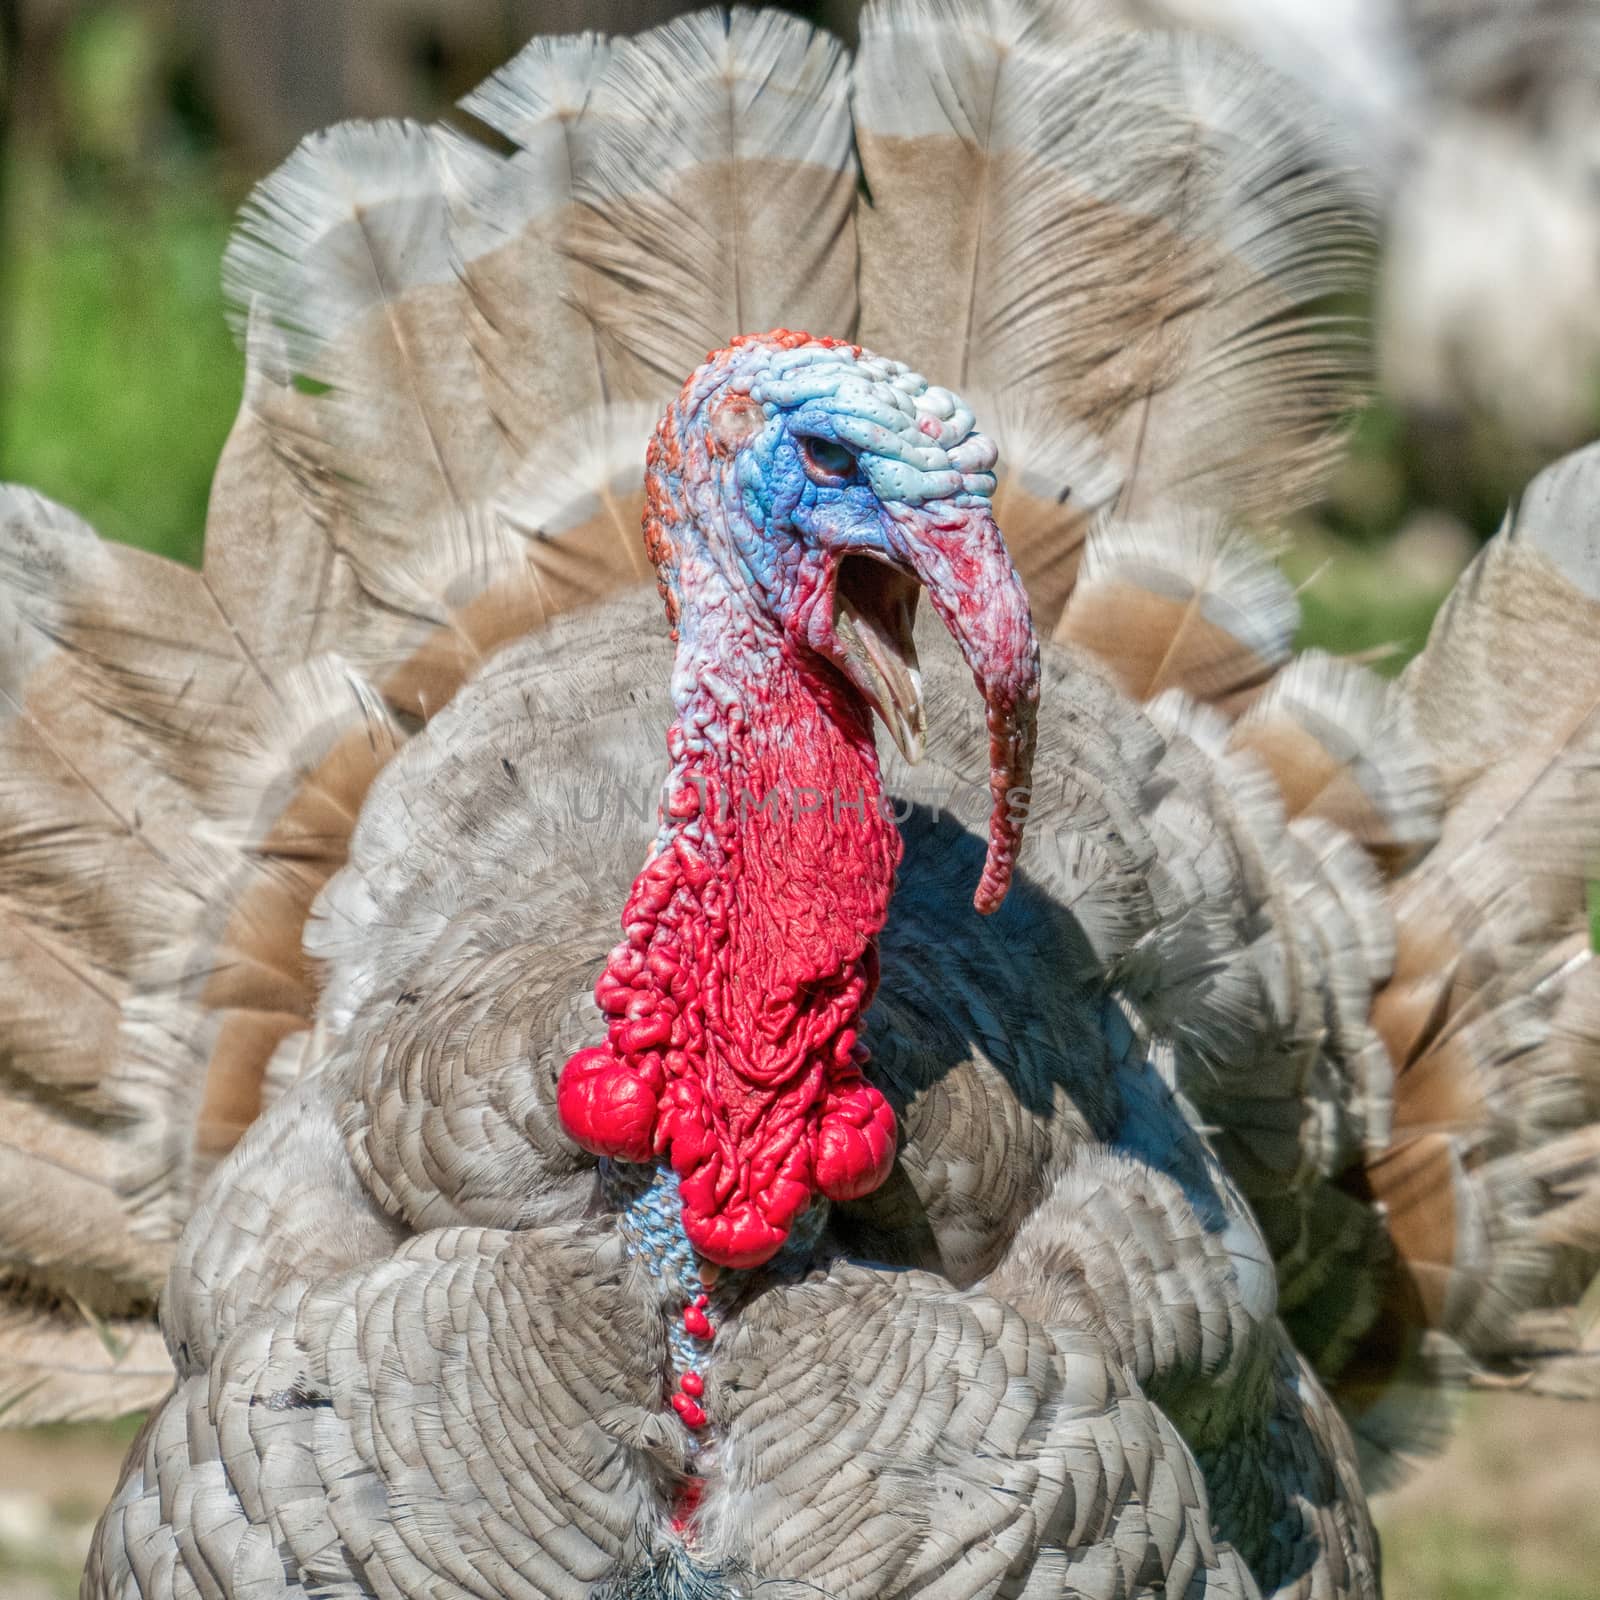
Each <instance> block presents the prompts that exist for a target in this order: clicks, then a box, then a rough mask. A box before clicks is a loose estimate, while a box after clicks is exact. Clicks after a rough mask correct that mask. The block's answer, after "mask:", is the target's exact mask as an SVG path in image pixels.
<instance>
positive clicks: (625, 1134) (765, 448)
mask: <svg viewBox="0 0 1600 1600" xmlns="http://www.w3.org/2000/svg"><path fill="white" fill-rule="evenodd" d="M994 461H995V450H994V446H993V445H992V444H991V443H990V441H989V440H988V439H986V438H985V437H984V436H983V435H982V434H980V433H978V432H977V431H976V430H975V429H974V426H973V416H972V413H971V412H970V411H968V410H967V409H966V407H965V406H964V405H963V404H962V403H961V402H960V401H959V400H958V399H957V398H956V397H955V396H954V395H952V394H950V393H949V392H948V391H946V390H943V389H939V388H936V387H933V386H931V385H929V384H927V383H926V382H924V380H923V379H922V378H920V377H918V376H917V375H916V374H915V373H912V372H910V371H908V370H907V369H906V368H905V367H904V366H901V365H900V364H898V363H896V362H892V361H885V360H883V359H881V358H879V357H877V356H874V355H871V354H869V353H867V352H865V351H863V350H861V349H860V348H859V347H857V346H855V345H849V344H844V343H841V342H839V341H837V340H831V339H813V338H811V337H810V336H808V335H806V334H800V333H791V332H787V331H783V330H780V331H778V332H775V333H772V334H767V335H763V336H760V337H746V338H742V339H738V340H735V341H734V343H733V344H732V346H730V347H729V348H728V349H726V350H723V351H719V352H717V353H716V354H714V355H713V356H711V357H710V358H709V359H708V360H707V362H706V364H705V365H704V366H703V367H701V368H700V369H699V371H697V372H696V373H695V374H694V376H693V377H691V378H690V379H689V381H688V382H687V383H686V384H685V385H684V388H683V390H682V392H681V393H680V394H679V396H678V398H677V399H676V400H675V401H674V402H673V404H672V405H671V406H670V407H669V408H668V410H667V412H666V415H665V416H664V417H663V418H662V419H661V422H660V424H659V425H658V426H657V428H656V431H655V435H654V438H653V439H652V441H651V444H650V449H649V453H648V456H647V469H648V470H647V498H646V506H645V516H644V531H645V540H646V543H647V546H648V548H649V552H650V556H651V559H652V560H653V561H654V563H655V566H656V571H657V574H658V579H659V583H660V587H661V592H662V596H663V598H664V600H665V602H666V608H667V617H668V620H669V621H670V622H671V624H672V626H673V629H674V637H675V639H676V641H677V656H676V661H675V664H674V668H673V677H672V699H673V706H674V709H675V712H676V718H675V720H674V722H673V724H672V726H671V728H670V730H669V732H668V734H667V748H668V753H669V756H670V760H671V769H670V772H669V774H668V777H667V781H666V786H665V789H664V791H663V796H662V805H661V822H660V831H659V833H658V835H657V838H656V841H655V844H654V845H653V847H652V849H651V852H650V856H649V858H648V860H647V861H646V863H645V866H644V869H643V870H642V871H641V872H640V874H639V876H638V878H637V879H636V880H635V882H634V885H633V890H632V893H631V894H630V895H629V897H628V902H627V906H626V908H625V910H624V912H623V916H622V926H623V931H624V935H625V936H624V938H623V941H622V943H620V944H619V945H618V946H617V947H616V949H615V950H613V951H612V953H611V956H610V958H609V959H608V961H607V963H606V966H605V970H604V972H603V973H602V975H601V977H600V980H599V982H598V984H597V985H596V989H595V997H596V999H597V1001H598V1002H599V1005H600V1008H601V1010H602V1012H603V1013H604V1014H605V1016H606V1018H607V1019H608V1026H607V1036H606V1041H605V1043H604V1044H602V1045H600V1046H598V1047H596V1048H593V1049H587V1050H581V1051H579V1052H578V1053H577V1054H576V1055H574V1056H573V1057H572V1058H571V1060H570V1061H568V1062H567V1064H566V1067H565V1068H564V1070H563V1073H562V1077H561V1084H560V1092H559V1108H560V1114H561V1118H562V1121H563V1123H564V1125H565V1127H566V1129H567V1131H568V1133H569V1134H570V1135H571V1136H572V1137H573V1138H574V1139H575V1140H576V1141H577V1142H578V1143H579V1144H580V1145H582V1146H583V1147H584V1148H585V1149H588V1150H591V1151H594V1152H596V1153H597V1154H600V1155H604V1156H609V1157H612V1158H615V1159H619V1160H623V1161H630V1162H654V1161H661V1160H663V1159H664V1160H665V1161H666V1162H667V1163H669V1164H670V1166H671V1168H672V1170H673V1171H674V1172H675V1173H676V1174H677V1176H678V1184H679V1195H680V1197H681V1202H682V1220H683V1228H684V1231H685V1233H686V1234H687V1236H688V1239H689V1242H690V1243H691V1244H692V1245H693V1246H694V1248H695V1249H696V1251H698V1252H699V1254H700V1255H701V1256H702V1257H704V1258H706V1259H707V1260H709V1261H712V1262H715V1263H718V1264H719V1265H722V1266H729V1267H752V1266H756V1265H759V1264H760V1263H762V1262H764V1261H767V1260H769V1259H770V1258H771V1257H772V1256H773V1255H774V1254H775V1253H776V1252H777V1251H778V1250H779V1249H780V1248H781V1246H782V1245H783V1242H784V1240H785V1238H786V1237H787V1235H788V1232H789V1228H790V1225H791V1224H792V1223H793V1222H794V1220H795V1218H796V1217H797V1216H799V1214H800V1213H801V1212H802V1211H803V1210H804V1209H805V1208H806V1206H807V1204H808V1203H809V1202H810V1200H811V1198H812V1196H813V1194H814V1193H820V1194H822V1195H824V1196H826V1197H828V1198H830V1199H851V1198H854V1197H856V1196H859V1195H862V1194H865V1193H867V1192H869V1191H870V1190H872V1189H874V1188H875V1187H877V1185H879V1184H880V1183H882V1182H883V1180H884V1178H885V1177H886V1176H887V1174H888V1171H889V1168H890V1166H891V1164H892V1162H893V1159H894V1150H895V1120H894V1113H893V1112H892V1111H891V1110H890V1108H889V1106H888V1104H887V1103H886V1102H885V1100H884V1098H883V1096H882V1095H881V1094H880V1093H879V1092H878V1091H877V1089H875V1088H874V1087H873V1086H872V1085H871V1084H870V1083H869V1082H868V1081H867V1080H866V1079H865V1078H864V1077H863V1075H862V1070H861V1069H862V1064H863V1062H864V1061H865V1059H866V1052H865V1050H864V1048H863V1046H862V1045H861V1043H860V1042H859V1040H858V1037H857V1033H858V1029H859V1027H860V1022H861V1016H862V1013H863V1012H864V1010H865V1009H866V1007H867V1005H868V1004H869V1003H870V1001H871V999H872V995H873V990H874V988H875V986H876V983H877V936H878V933H879V931H880V929H881V928H882V927H883V923H884V919H885V916H886V915H887V912H888V907H889V897H890V894H891V892H892V889H893V883H894V873H895V868H896V866H897V865H898V862H899V859H900V840H899V836H898V833H897V831H896V829H895V826H894V823H893V820H892V818H891V817H890V816H888V815H887V814H886V808H885V805H884V802H883V798H882V790H881V784H880V780H879V774H878V762H877V755H876V752H875V750H874V748H873V739H872V727H871V713H872V712H873V711H876V712H877V713H878V714H879V715H880V716H881V717H882V719H883V721H884V723H885V724H886V725H887V727H888V728H889V730H890V732H891V734H892V735H893V736H894V737H895V739H896V741H897V742H898V743H899V745H900V747H901V748H902V750H903V751H904V752H905V753H906V755H907V757H908V758H909V759H913V760H914V759H915V758H916V756H917V754H918V752H919V750H920V745H921V739H922V728H923V714H922V703H921V696H920V689H919V678H918V673H917V668H916V656H915V651H914V648H913V646H912V643H911V622H912V617H913V614H914V608H915V604H916V597H917V593H918V590H919V588H920V589H922V590H925V591H926V592H927V594H928V598H929V600H930V602H931V603H932V604H933V606H934V608H935V610H936V611H937V612H938V614H939V616H940V618H941V619H942V620H943V622H944V623H945V626H946V627H947V628H948V629H949V630H950V632H951V634H952V635H953V636H954V638H955V640H956V642H957V644H958V645H959V646H960V649H961V651H962V654H963V655H964V656H965V658H966V660H967V662H968V664H969V665H970V667H971V668H972V671H973V675H974V677H975V679H976V680H977V684H978V688H979V690H980V692H981V693H982V695H983V698H984V702H985V704H986V707H987V714H988V727H989V734H990V763H991V775H990V789H991V794H992V796H993V810H992V814H991V819H990V824H989V850H988V857H987V860H986V862H985V866H984V871H983V876H982V880H981V882H980V883H979V885H978V889H977V894H976V897H975V904H976V906H977V908H978V909H979V910H980V911H985V912H987V911H992V910H994V909H995V908H996V907H997V906H998V905H999V904H1000V902H1001V900H1002V899H1003V898H1004V896H1005V893H1006V889H1007V886H1008V884H1009V881H1010V877H1011V871H1012V865H1013V862H1014V859H1015V854H1016V850H1017V846H1018V844H1019V842H1020V835H1021V815H1022V811H1023V810H1024V809H1025V788H1026V785H1027V782H1028V774H1029V768H1030V764H1031V759H1032V750H1033V728H1034V713H1035V708H1036V705H1037V699H1038V679H1039V655H1038V645H1037V642H1036V640H1035V638H1034V634H1033V628H1032V624H1031V621H1030V619H1029V614H1028V603H1027V599H1026V597H1025V595H1024V593H1023V589H1022V584H1021V581H1020V580H1019V578H1018V577H1017V574H1016V572H1015V570H1014V569H1013V567H1012V565H1011V560H1010V557H1009V556H1008V555H1007V553H1006V549H1005V545H1004V543H1003V542H1002V540H1001V537H1000V532H999V529H998V528H997V527H996V526H995V522H994V518H993V515H992V511H991V503H990V502H991V495H992V493H993V490H994V478H993V476H992V472H991V469H992V467H993V466H994Z"/></svg>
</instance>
